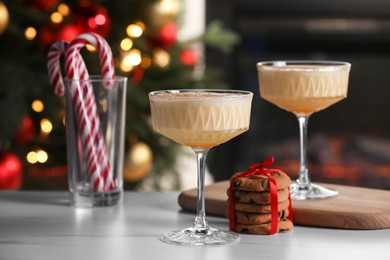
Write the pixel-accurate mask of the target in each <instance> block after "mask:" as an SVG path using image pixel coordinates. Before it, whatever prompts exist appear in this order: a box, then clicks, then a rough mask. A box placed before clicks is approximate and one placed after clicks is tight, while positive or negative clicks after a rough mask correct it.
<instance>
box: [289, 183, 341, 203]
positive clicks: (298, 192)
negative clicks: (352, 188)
mask: <svg viewBox="0 0 390 260" xmlns="http://www.w3.org/2000/svg"><path fill="white" fill-rule="evenodd" d="M338 194H339V193H338V192H337V191H335V190H330V189H327V188H325V187H322V186H320V185H317V184H313V183H312V184H310V186H309V187H308V188H305V189H302V188H299V185H298V184H297V183H295V182H294V183H293V184H291V186H290V196H291V199H293V200H309V199H325V198H330V197H335V196H337V195H338Z"/></svg>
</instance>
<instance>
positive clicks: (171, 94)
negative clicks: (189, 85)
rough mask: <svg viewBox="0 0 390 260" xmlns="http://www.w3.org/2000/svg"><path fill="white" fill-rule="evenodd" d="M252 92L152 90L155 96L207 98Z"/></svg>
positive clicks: (242, 94)
mask: <svg viewBox="0 0 390 260" xmlns="http://www.w3.org/2000/svg"><path fill="white" fill-rule="evenodd" d="M245 94H250V93H249V92H244V91H242V92H223V91H220V92H218V91H216V92H211V91H188V92H186V91H184V92H182V91H180V90H169V91H161V92H160V91H156V92H152V93H151V96H152V97H154V98H162V99H183V98H184V99H205V98H206V99H207V98H221V97H222V98H229V99H230V98H239V97H242V96H245Z"/></svg>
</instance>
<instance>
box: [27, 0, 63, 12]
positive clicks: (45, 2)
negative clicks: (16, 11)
mask: <svg viewBox="0 0 390 260" xmlns="http://www.w3.org/2000/svg"><path fill="white" fill-rule="evenodd" d="M26 3H27V5H29V6H30V7H31V8H33V9H36V10H43V11H48V10H52V9H53V8H54V7H56V5H57V3H58V0H26Z"/></svg>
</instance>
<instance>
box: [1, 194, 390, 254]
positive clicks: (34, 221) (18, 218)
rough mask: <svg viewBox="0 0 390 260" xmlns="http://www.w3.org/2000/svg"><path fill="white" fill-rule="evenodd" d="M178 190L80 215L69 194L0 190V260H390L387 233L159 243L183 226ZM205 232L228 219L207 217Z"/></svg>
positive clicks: (321, 231) (308, 232) (187, 221)
mask: <svg viewBox="0 0 390 260" xmlns="http://www.w3.org/2000/svg"><path fill="white" fill-rule="evenodd" d="M178 195H179V193H178V192H161V193H160V192H125V194H124V202H123V205H122V206H115V207H108V208H93V209H78V208H73V207H71V206H70V205H69V196H68V193H67V192H48V191H46V192H35V191H34V192H33V191H0V260H13V259H29V260H33V259H39V260H44V259H51V260H53V259H55V260H61V259H83V260H88V259H94V260H97V259H127V260H128V259H162V260H164V259H180V258H182V259H186V260H187V259H198V260H200V259H202V260H203V259H212V260H217V259H224V260H226V259H240V260H241V259H256V258H257V259H262V260H264V259H278V260H280V259H295V260H303V259H316V260H321V259H341V258H345V257H347V258H349V259H352V260H356V259H375V260H379V259H380V260H382V259H383V260H384V259H386V260H389V259H390V229H382V230H371V231H359V230H341V229H325V228H311V227H300V226H296V227H295V229H294V230H293V231H292V232H289V233H285V234H275V235H272V236H256V235H241V237H240V240H239V241H237V242H234V243H231V244H228V245H222V246H206V247H204V246H203V247H190V246H177V245H170V244H166V243H164V242H161V241H160V240H159V236H160V235H161V234H163V233H165V232H168V231H171V230H174V229H181V228H185V227H188V226H190V225H191V224H192V222H193V220H194V215H193V213H188V212H183V211H181V209H180V207H179V206H178V203H177V198H178ZM208 222H209V224H210V225H211V226H214V227H218V228H221V229H227V228H228V220H227V219H224V218H218V217H208Z"/></svg>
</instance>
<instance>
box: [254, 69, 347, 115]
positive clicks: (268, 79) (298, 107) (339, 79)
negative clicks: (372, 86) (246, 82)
mask: <svg viewBox="0 0 390 260" xmlns="http://www.w3.org/2000/svg"><path fill="white" fill-rule="evenodd" d="M258 71H259V83H260V95H261V97H263V98H264V99H266V100H268V101H270V102H272V103H274V104H276V105H278V106H280V107H281V108H284V109H286V110H288V111H291V112H294V113H295V114H311V113H313V112H316V111H319V110H322V109H324V108H326V107H328V106H330V105H332V104H334V103H336V102H338V101H339V100H341V99H343V98H345V97H346V96H347V90H348V74H349V66H332V65H330V66H324V65H322V66H321V65H310V66H309V65H286V66H259V69H258Z"/></svg>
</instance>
